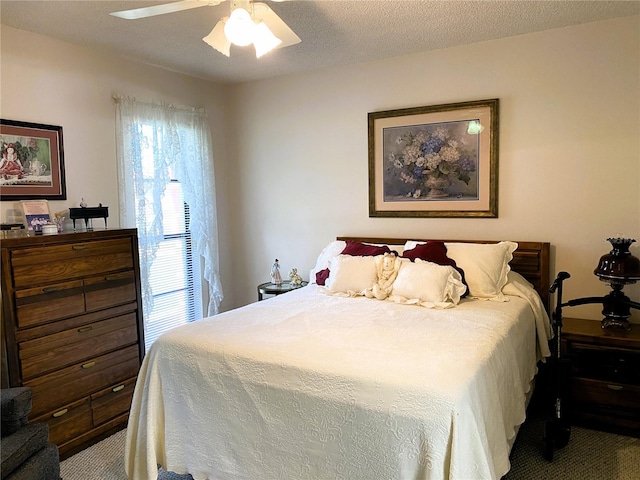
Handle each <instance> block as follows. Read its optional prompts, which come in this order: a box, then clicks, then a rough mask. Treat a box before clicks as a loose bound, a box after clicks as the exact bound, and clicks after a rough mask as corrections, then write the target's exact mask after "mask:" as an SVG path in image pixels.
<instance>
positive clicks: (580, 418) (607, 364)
mask: <svg viewBox="0 0 640 480" xmlns="http://www.w3.org/2000/svg"><path fill="white" fill-rule="evenodd" d="M562 333H563V338H562V354H563V356H565V357H566V358H568V359H569V361H570V364H571V378H570V384H569V411H570V415H571V419H572V423H573V424H574V425H580V426H585V427H589V428H595V429H599V430H606V431H609V432H613V433H619V434H623V435H632V436H636V437H640V325H633V324H632V326H631V330H629V331H627V330H623V329H614V328H611V329H603V328H601V323H600V322H598V321H595V320H583V319H575V318H565V319H563V329H562Z"/></svg>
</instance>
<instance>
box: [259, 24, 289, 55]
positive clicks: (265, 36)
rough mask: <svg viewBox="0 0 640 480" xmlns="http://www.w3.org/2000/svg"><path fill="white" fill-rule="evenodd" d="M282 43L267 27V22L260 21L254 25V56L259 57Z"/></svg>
mask: <svg viewBox="0 0 640 480" xmlns="http://www.w3.org/2000/svg"><path fill="white" fill-rule="evenodd" d="M281 43H282V40H280V39H279V38H278V37H276V36H275V35H274V34H273V32H272V31H271V30H270V29H269V27H267V24H266V23H264V22H260V23H258V24H257V25H256V30H255V37H254V40H253V45H254V46H255V47H256V58H260V57H261V56H262V55H264V54H265V53H267V52H270V51H271V50H273V49H274V48H276V47H277V46H278V45H280V44H281Z"/></svg>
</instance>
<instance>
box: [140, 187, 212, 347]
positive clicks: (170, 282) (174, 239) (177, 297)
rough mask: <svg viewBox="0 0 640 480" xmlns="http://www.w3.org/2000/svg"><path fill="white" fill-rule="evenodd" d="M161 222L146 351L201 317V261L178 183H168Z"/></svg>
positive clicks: (151, 278) (153, 266)
mask: <svg viewBox="0 0 640 480" xmlns="http://www.w3.org/2000/svg"><path fill="white" fill-rule="evenodd" d="M162 219H163V220H162V226H163V231H164V235H163V239H162V240H161V241H160V243H159V245H158V251H157V252H156V256H155V258H154V260H153V261H152V262H151V270H150V275H149V280H150V283H151V291H152V297H153V310H152V311H151V312H150V314H149V315H148V316H147V318H146V322H145V323H146V325H145V346H146V349H147V350H148V349H149V347H150V346H151V344H152V343H153V342H154V341H155V340H156V339H157V338H158V337H159V336H160V335H161V334H162V333H164V332H165V331H167V330H169V329H171V328H173V327H177V326H178V325H183V324H185V323H188V322H192V321H194V320H198V319H199V318H202V294H201V292H202V285H201V281H200V258H199V256H198V255H194V252H193V248H192V243H191V232H190V231H189V206H188V205H187V204H186V203H185V202H184V198H183V194H182V185H181V184H180V182H178V181H177V180H171V182H170V183H169V184H167V189H166V190H165V193H164V197H163V198H162Z"/></svg>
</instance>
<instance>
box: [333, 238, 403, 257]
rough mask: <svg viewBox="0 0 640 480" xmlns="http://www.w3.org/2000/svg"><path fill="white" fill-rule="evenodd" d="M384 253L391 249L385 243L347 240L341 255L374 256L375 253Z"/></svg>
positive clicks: (389, 251)
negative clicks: (370, 243)
mask: <svg viewBox="0 0 640 480" xmlns="http://www.w3.org/2000/svg"><path fill="white" fill-rule="evenodd" d="M385 253H391V249H390V248H389V247H388V246H386V245H382V246H378V245H367V244H365V243H360V242H354V241H352V240H347V246H346V247H344V250H342V252H341V255H353V256H362V257H375V256H376V255H384V254H385Z"/></svg>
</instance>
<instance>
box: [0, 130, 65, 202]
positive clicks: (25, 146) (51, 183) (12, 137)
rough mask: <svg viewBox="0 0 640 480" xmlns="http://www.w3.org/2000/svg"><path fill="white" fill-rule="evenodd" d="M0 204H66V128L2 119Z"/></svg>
mask: <svg viewBox="0 0 640 480" xmlns="http://www.w3.org/2000/svg"><path fill="white" fill-rule="evenodd" d="M0 151H1V152H2V153H1V154H2V158H1V159H0V200H2V201H11V200H15V201H18V200H29V199H31V200H34V199H45V200H66V199H67V189H66V181H65V167H64V147H63V139H62V127H61V126H59V125H47V124H43V123H32V122H23V121H17V120H8V119H4V118H3V119H0Z"/></svg>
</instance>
